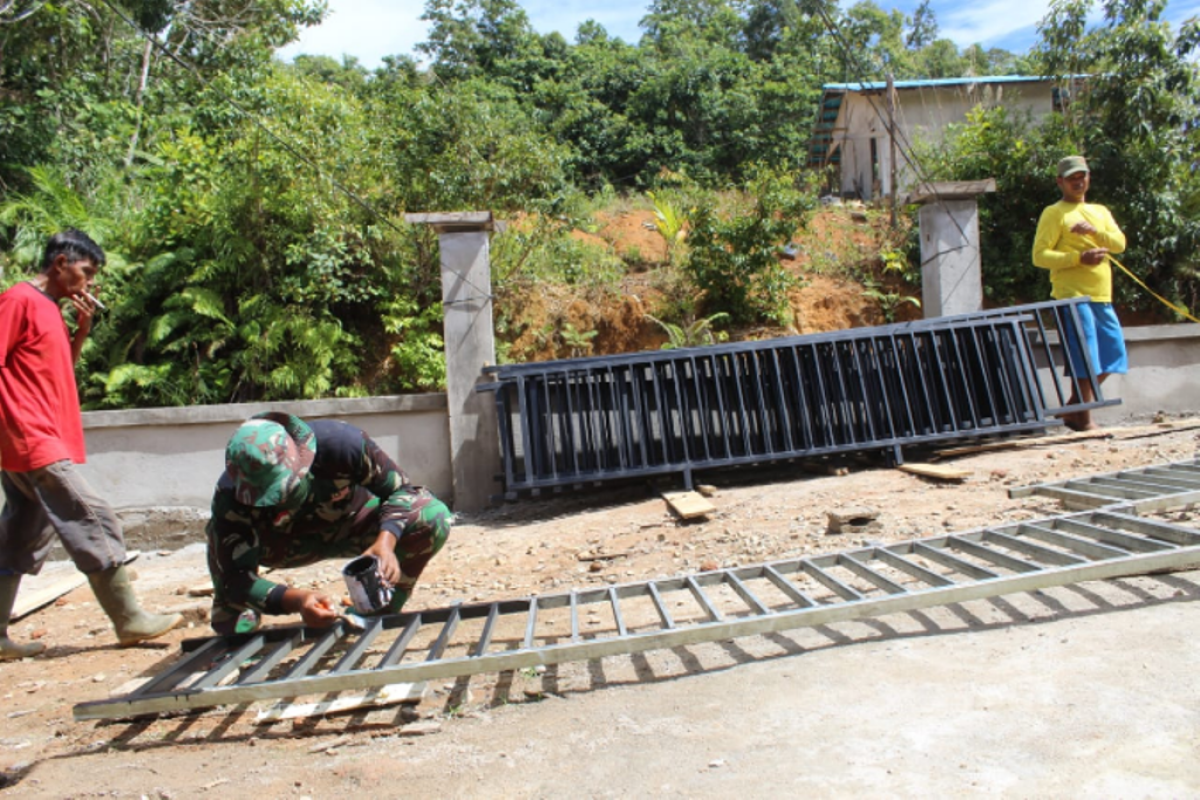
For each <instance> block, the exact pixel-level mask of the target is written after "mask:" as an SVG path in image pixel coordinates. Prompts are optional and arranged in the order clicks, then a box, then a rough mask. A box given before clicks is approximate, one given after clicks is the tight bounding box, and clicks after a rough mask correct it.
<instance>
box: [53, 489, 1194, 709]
mask: <svg viewBox="0 0 1200 800" xmlns="http://www.w3.org/2000/svg"><path fill="white" fill-rule="evenodd" d="M1196 565H1200V530H1196V529H1194V528H1191V527H1187V526H1184V525H1180V524H1176V523H1169V522H1159V521H1154V520H1147V519H1143V518H1140V517H1137V516H1135V515H1134V511H1133V509H1132V506H1129V505H1110V506H1107V507H1105V508H1101V509H1094V510H1089V511H1086V512H1080V513H1075V514H1067V515H1061V516H1057V517H1049V518H1045V519H1039V520H1029V521H1020V522H1013V523H1008V524H1005V525H1001V526H995V527H985V528H979V529H975V530H972V531H967V532H964V533H958V534H949V535H938V536H933V537H928V538H925V539H915V540H909V541H906V542H900V543H896V544H892V545H874V546H867V547H860V548H857V549H853V550H849V551H842V552H837V553H830V554H825V555H819V556H811V557H801V558H792V559H784V560H780V561H774V562H770V563H766V564H758V565H751V566H745V567H737V568H730V569H722V570H714V571H710V572H703V573H698V574H694V575H680V576H676V577H671V578H663V579H657V580H651V581H644V582H637V583H629V584H623V585H616V586H607V587H599V588H595V589H587V590H583V591H576V590H572V591H570V592H566V593H560V594H555V595H546V596H534V597H526V598H521V599H515V600H500V601H495V602H485V603H475V604H470V605H452V606H449V607H446V608H440V609H432V610H428V611H421V612H416V613H409V614H399V615H394V616H387V617H380V618H374V619H372V620H370V621H369V624H368V626H367V628H366V629H365V630H363V631H354V630H352V629H350V628H349V626H347V625H344V624H343V623H338V624H336V625H335V626H334V627H333V628H331V629H328V630H323V631H317V630H312V629H305V628H297V627H291V628H272V629H265V630H263V631H259V632H256V633H252V634H241V635H237V636H228V637H214V638H210V639H202V640H191V641H190V642H185V643H184V644H185V653H186V654H185V655H184V657H183V658H181V659H180V660H179V661H177V662H176V663H174V664H172V665H171V666H170V667H169V668H168V669H167V670H166V671H164V672H163V673H162V674H160V675H158V676H156V677H154V678H152V679H151V680H150V681H149V682H147V683H146V684H144V685H143V686H142V687H140V688H138V689H137V690H135V691H133V692H131V693H130V694H128V695H124V696H120V697H114V698H110V699H107V700H99V701H93V702H86V703H80V704H78V705H76V706H75V707H74V715H75V718H76V719H79V720H84V719H106V718H107V719H111V718H129V717H135V716H141V715H145V714H156V713H162V712H177V711H188V710H194V709H202V708H211V707H214V706H221V705H235V704H240V703H246V702H253V701H259V700H271V699H280V698H296V697H301V696H309V695H319V694H325V693H329V692H339V691H344V690H348V689H360V690H362V689H371V688H375V687H379V686H385V685H388V684H393V683H398V682H416V681H422V680H433V679H446V678H455V677H464V676H470V675H476V674H480V673H485V672H487V673H498V672H505V671H509V670H515V669H521V668H525V667H530V666H538V665H552V664H559V663H564V662H568V661H580V660H591V659H597V658H603V657H605V656H611V655H621V654H632V653H638V652H644V651H647V650H653V649H663V648H670V647H678V646H686V645H690V644H697V643H700V642H709V641H720V640H723V639H730V638H737V637H742V636H751V635H758V634H765V633H775V632H781V631H786V630H793V629H797V628H804V627H815V626H818V625H825V624H830V623H836V622H845V621H849V620H855V619H863V618H868V617H874V616H881V615H884V614H892V613H902V612H906V611H914V610H917V609H921V608H928V607H932V606H939V605H946V604H949V603H961V602H966V601H969V600H977V599H984V598H988V597H995V596H999V595H1006V594H1014V593H1020V592H1030V591H1034V590H1038V589H1043V588H1047V587H1051V586H1059V585H1065V584H1069V583H1078V582H1082V581H1089V580H1103V579H1108V578H1114V577H1120V576H1125V575H1134V574H1144V573H1147V572H1152V571H1156V570H1163V569H1182V568H1192V567H1195V566H1196ZM688 602H690V603H691V605H687V603H688ZM585 609H596V610H597V611H603V612H604V613H605V615H606V618H607V620H609V622H608V624H607V626H606V627H605V628H604V629H601V630H589V631H587V632H584V631H583V626H582V625H581V624H580V615H581V613H585V611H584V610H585ZM672 609H674V610H672ZM639 612H640V613H639ZM554 615H557V616H556V618H555V619H554V620H553V623H554V624H552V625H550V626H549V627H547V626H546V619H547V618H549V617H551V616H554ZM422 628H432V629H433V630H430V631H429V632H428V633H429V634H430V635H429V636H427V637H426V640H427V643H425V644H422V645H420V647H419V648H418V649H417V650H416V652H410V647H412V646H413V644H414V642H415V641H416V636H417V634H418V632H419V631H420V630H421V629H422ZM464 631H465V632H466V633H467V635H466V636H465V638H464V637H462V636H460V632H464ZM387 632H391V633H392V634H394V638H393V639H392V641H391V643H390V644H388V645H387V646H386V650H385V651H384V648H382V647H380V648H377V649H378V650H380V651H384V652H383V654H382V655H381V656H379V658H378V659H377V660H376V661H375V663H373V664H371V665H370V666H366V663H367V654H368V653H369V652H370V649H371V648H372V646H373V645H375V643H376V642H379V641H381V640H380V638H379V637H380V636H381V635H383V634H385V633H387ZM456 637H457V638H456ZM383 641H384V642H385V643H386V640H383Z"/></svg>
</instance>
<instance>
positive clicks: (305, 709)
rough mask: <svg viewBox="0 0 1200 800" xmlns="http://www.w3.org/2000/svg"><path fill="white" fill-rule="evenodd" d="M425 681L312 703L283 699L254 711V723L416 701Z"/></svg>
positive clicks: (397, 684)
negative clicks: (255, 716)
mask: <svg viewBox="0 0 1200 800" xmlns="http://www.w3.org/2000/svg"><path fill="white" fill-rule="evenodd" d="M426 685H427V683H426V682H425V681H421V682H419V683H391V684H388V685H386V686H379V687H376V688H374V689H370V690H368V691H367V692H365V693H363V694H353V695H348V696H346V697H335V698H333V699H332V700H321V701H319V702H316V703H293V702H291V701H289V700H283V701H280V702H278V703H276V704H275V705H273V706H271V707H270V708H268V709H266V710H265V711H260V712H258V718H257V719H256V720H255V721H256V722H259V723H262V722H278V721H280V720H285V719H301V718H304V717H323V716H325V715H327V714H340V713H344V712H346V711H354V710H356V709H359V708H378V707H380V706H387V705H393V704H395V703H418V702H420V701H421V698H422V697H423V696H424V695H425V687H426Z"/></svg>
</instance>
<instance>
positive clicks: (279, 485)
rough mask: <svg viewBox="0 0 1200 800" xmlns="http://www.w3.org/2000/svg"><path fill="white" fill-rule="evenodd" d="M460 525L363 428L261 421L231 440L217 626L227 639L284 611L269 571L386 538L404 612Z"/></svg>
mask: <svg viewBox="0 0 1200 800" xmlns="http://www.w3.org/2000/svg"><path fill="white" fill-rule="evenodd" d="M280 426H282V429H283V431H286V435H284V434H283V432H282V431H281V430H280ZM450 522H451V514H450V511H449V509H447V508H446V506H445V505H444V504H443V503H442V502H441V501H440V500H438V499H437V498H436V497H434V496H433V495H432V494H430V493H429V491H428V490H427V489H425V488H424V487H420V486H412V485H411V484H409V482H408V477H407V476H406V475H405V474H404V472H403V471H402V470H401V469H400V468H399V467H398V466H396V464H395V462H393V461H392V459H391V458H390V457H389V456H388V455H387V454H386V453H385V452H383V450H382V449H381V448H380V447H379V445H377V444H376V443H375V442H374V441H373V440H372V439H371V437H369V436H368V435H367V434H366V433H364V432H363V431H361V430H359V429H358V428H356V427H354V426H352V425H348V424H346V423H344V422H339V421H336V420H316V421H314V422H312V423H311V424H308V423H305V422H304V421H303V420H301V419H300V418H299V417H296V416H293V415H290V414H277V413H267V414H260V415H258V416H257V417H254V418H252V419H251V420H249V421H248V422H247V423H246V424H245V425H243V426H242V427H240V428H239V429H238V431H237V433H235V434H234V437H233V438H232V439H231V440H230V442H229V447H228V448H227V449H226V471H225V473H224V474H222V475H221V478H220V480H219V481H218V482H217V487H216V491H215V493H214V495H213V503H212V519H211V520H210V521H209V523H208V530H207V533H208V567H209V572H210V573H211V574H212V580H213V588H214V595H213V615H212V626H213V628H214V629H215V630H216V631H217V632H218V633H222V634H227V633H232V632H234V630H235V628H236V629H237V630H246V629H252V628H253V627H255V626H256V625H257V620H258V616H259V615H261V614H281V613H284V612H283V609H282V607H281V605H280V603H281V601H282V597H283V592H284V590H285V589H287V587H286V586H285V585H282V584H276V583H273V582H272V581H269V580H267V579H265V578H262V577H259V575H258V568H259V566H270V567H298V566H304V565H306V564H312V563H315V562H317V561H322V560H325V559H329V558H341V559H348V558H353V557H355V556H357V555H360V554H361V553H362V552H363V551H364V550H365V549H367V548H368V547H370V546H371V545H372V544H374V542H375V539H376V537H377V536H378V535H379V532H380V531H387V532H389V533H391V534H393V535H394V536H395V537H396V541H397V544H396V550H395V552H396V558H397V560H398V561H399V562H400V570H401V578H400V580H399V582H398V583H397V585H396V587H395V588H396V592H395V595H394V596H393V599H392V603H391V605H390V606H389V608H388V612H389V613H395V612H397V611H399V610H400V608H401V607H402V606H403V605H404V602H405V601H406V600H407V599H408V597H409V595H410V594H411V593H412V590H413V587H414V586H415V585H416V582H417V578H418V577H420V575H421V571H422V570H424V569H425V565H426V564H427V563H429V559H431V558H432V557H433V556H434V555H435V554H436V553H437V552H438V551H439V550H441V548H442V546H443V545H444V544H445V543H446V537H447V536H448V535H449V532H450ZM247 610H249V611H250V612H251V613H249V614H245V613H243V612H245V611H247ZM239 615H241V616H242V622H241V623H239V622H238V617H239Z"/></svg>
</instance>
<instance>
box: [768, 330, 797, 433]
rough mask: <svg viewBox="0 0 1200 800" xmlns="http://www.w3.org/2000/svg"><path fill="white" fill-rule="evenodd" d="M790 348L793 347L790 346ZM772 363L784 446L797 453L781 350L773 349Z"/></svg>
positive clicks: (776, 403) (776, 402)
mask: <svg viewBox="0 0 1200 800" xmlns="http://www.w3.org/2000/svg"><path fill="white" fill-rule="evenodd" d="M788 349H789V350H790V349H791V348H788ZM771 363H772V365H773V366H774V371H775V405H776V408H777V413H778V414H779V428H780V430H781V431H782V433H783V448H784V450H786V451H787V452H789V453H795V452H796V451H797V450H798V449H799V448H798V447H797V446H796V440H795V438H794V437H793V435H792V427H793V426H794V423H793V422H792V409H791V407H790V406H789V405H788V401H787V395H786V392H785V387H784V377H783V362H782V361H781V360H780V358H779V350H778V349H772V350H771Z"/></svg>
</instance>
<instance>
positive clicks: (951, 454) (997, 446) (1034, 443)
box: [934, 430, 1113, 458]
mask: <svg viewBox="0 0 1200 800" xmlns="http://www.w3.org/2000/svg"><path fill="white" fill-rule="evenodd" d="M1111 438H1113V434H1112V431H1106V430H1099V431H1081V432H1080V433H1066V434H1061V435H1058V436H1039V437H1037V438H1029V439H1009V440H1006V441H1002V442H984V443H983V444H969V445H965V446H963V447H949V448H946V449H945V450H938V451H937V452H936V453H935V454H934V455H935V456H936V457H937V458H955V457H956V456H969V455H973V454H975V453H988V452H991V451H993V450H1011V449H1013V448H1019V447H1044V446H1046V445H1052V444H1065V443H1067V442H1082V441H1086V440H1088V439H1111Z"/></svg>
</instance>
